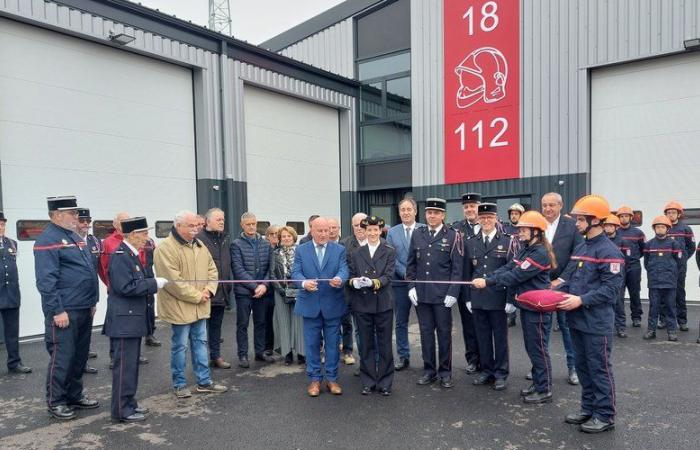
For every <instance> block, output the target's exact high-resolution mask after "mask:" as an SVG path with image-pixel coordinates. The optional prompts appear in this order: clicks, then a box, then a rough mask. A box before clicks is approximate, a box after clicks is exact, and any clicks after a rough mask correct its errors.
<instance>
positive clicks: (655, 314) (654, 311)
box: [647, 288, 678, 333]
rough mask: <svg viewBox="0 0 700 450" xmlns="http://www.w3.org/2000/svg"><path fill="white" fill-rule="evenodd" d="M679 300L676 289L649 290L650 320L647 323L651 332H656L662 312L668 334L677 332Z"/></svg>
mask: <svg viewBox="0 0 700 450" xmlns="http://www.w3.org/2000/svg"><path fill="white" fill-rule="evenodd" d="M677 298H678V297H677V295H676V290H675V289H655V288H650V289H649V319H648V321H647V327H648V328H649V331H656V324H657V323H658V319H659V315H660V312H661V311H663V316H664V322H665V323H666V329H667V330H668V332H669V333H670V332H673V331H676V299H677Z"/></svg>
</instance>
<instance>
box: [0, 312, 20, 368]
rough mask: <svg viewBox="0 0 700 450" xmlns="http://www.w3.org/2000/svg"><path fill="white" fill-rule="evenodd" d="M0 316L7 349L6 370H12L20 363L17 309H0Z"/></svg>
mask: <svg viewBox="0 0 700 450" xmlns="http://www.w3.org/2000/svg"><path fill="white" fill-rule="evenodd" d="M0 315H2V330H3V333H4V336H5V348H6V349H7V368H8V369H14V368H15V367H17V366H18V365H19V364H20V363H21V362H22V360H21V359H20V357H19V308H9V309H0Z"/></svg>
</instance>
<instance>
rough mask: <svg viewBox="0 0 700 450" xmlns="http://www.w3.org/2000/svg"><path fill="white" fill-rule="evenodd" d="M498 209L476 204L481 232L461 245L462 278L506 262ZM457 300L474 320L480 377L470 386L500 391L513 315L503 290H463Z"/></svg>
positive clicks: (505, 238) (478, 275)
mask: <svg viewBox="0 0 700 450" xmlns="http://www.w3.org/2000/svg"><path fill="white" fill-rule="evenodd" d="M497 221H498V209H497V206H496V205H495V204H494V203H481V204H480V205H479V223H480V224H481V231H480V232H479V234H477V235H476V236H473V237H471V238H469V239H467V240H466V241H465V243H464V279H465V280H471V279H473V278H486V276H487V275H488V274H490V273H492V272H494V271H495V270H496V269H498V268H499V267H501V266H504V265H506V264H507V263H508V261H509V260H510V258H509V254H508V249H509V247H510V235H508V234H504V233H502V232H499V231H498V229H497V228H496V222H497ZM465 292H466V295H465V296H464V297H462V298H461V299H460V301H462V302H464V303H465V304H466V306H467V309H469V310H470V311H471V313H472V316H473V317H474V328H475V330H476V340H477V342H478V344H479V361H480V362H481V374H479V376H478V377H477V378H476V379H474V380H473V381H472V384H474V385H486V384H492V387H493V389H495V390H497V391H502V390H503V389H505V388H506V379H507V378H508V322H507V316H506V314H507V313H511V312H513V310H514V309H515V306H513V303H512V301H511V302H510V303H507V293H508V291H507V289H506V288H505V287H504V286H494V287H490V288H487V289H473V288H468V289H465Z"/></svg>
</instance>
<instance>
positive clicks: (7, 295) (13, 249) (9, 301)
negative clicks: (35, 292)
mask: <svg viewBox="0 0 700 450" xmlns="http://www.w3.org/2000/svg"><path fill="white" fill-rule="evenodd" d="M0 257H1V258H2V265H3V266H4V267H1V268H0V309H11V308H19V303H20V293H19V274H18V272H17V241H14V240H12V239H10V238H8V237H2V238H0Z"/></svg>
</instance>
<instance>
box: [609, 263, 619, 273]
mask: <svg viewBox="0 0 700 450" xmlns="http://www.w3.org/2000/svg"><path fill="white" fill-rule="evenodd" d="M610 272H612V273H614V274H618V273H620V263H619V262H614V263H610Z"/></svg>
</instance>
